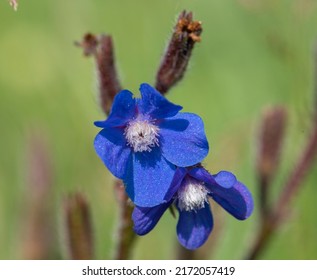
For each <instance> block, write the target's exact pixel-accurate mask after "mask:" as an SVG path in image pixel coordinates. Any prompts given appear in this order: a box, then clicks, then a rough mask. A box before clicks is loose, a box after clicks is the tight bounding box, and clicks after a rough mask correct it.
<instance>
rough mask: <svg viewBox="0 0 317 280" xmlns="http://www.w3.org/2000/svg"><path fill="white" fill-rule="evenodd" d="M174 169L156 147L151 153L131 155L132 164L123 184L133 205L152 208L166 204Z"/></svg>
mask: <svg viewBox="0 0 317 280" xmlns="http://www.w3.org/2000/svg"><path fill="white" fill-rule="evenodd" d="M175 169H176V167H175V166H174V165H172V164H171V163H169V162H168V161H166V160H165V158H164V157H162V155H161V151H160V149H159V148H158V147H156V148H154V149H153V150H152V151H151V152H142V153H140V152H138V153H133V164H132V166H131V168H128V173H127V177H126V178H125V180H124V182H125V185H126V191H127V193H128V196H129V197H130V198H131V200H132V201H133V202H134V204H135V205H137V206H140V207H153V206H156V205H158V204H161V203H163V202H166V200H165V195H166V193H167V192H168V189H169V187H170V185H171V182H172V179H173V176H174V173H175Z"/></svg>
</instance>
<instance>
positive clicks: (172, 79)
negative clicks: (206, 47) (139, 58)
mask: <svg viewBox="0 0 317 280" xmlns="http://www.w3.org/2000/svg"><path fill="white" fill-rule="evenodd" d="M201 32H202V26H201V22H200V21H194V20H193V14H192V13H191V12H189V13H187V12H186V11H183V12H182V13H181V14H180V15H179V17H178V20H177V23H176V25H175V27H174V32H173V34H172V37H171V39H170V41H169V44H168V47H167V49H166V51H165V54H164V55H163V58H162V61H161V65H160V67H159V69H158V72H157V75H156V85H155V87H156V89H157V90H158V91H159V92H161V93H162V94H164V93H166V92H167V91H168V90H169V89H170V88H171V87H172V86H174V85H175V84H176V83H177V82H178V81H179V80H181V79H182V77H183V76H184V74H185V71H186V68H187V65H188V62H189V59H190V57H191V54H192V50H193V48H194V45H195V43H196V42H200V40H201V39H200V34H201Z"/></svg>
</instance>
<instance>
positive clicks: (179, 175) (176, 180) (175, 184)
mask: <svg viewBox="0 0 317 280" xmlns="http://www.w3.org/2000/svg"><path fill="white" fill-rule="evenodd" d="M186 174H187V170H186V168H183V167H178V168H177V169H176V171H175V174H174V177H173V180H172V183H171V185H170V187H169V190H168V192H167V193H166V195H165V197H164V200H166V201H169V200H171V199H172V198H173V196H174V195H175V193H176V192H177V191H178V190H179V188H180V187H181V184H182V182H183V180H184V178H185V176H186Z"/></svg>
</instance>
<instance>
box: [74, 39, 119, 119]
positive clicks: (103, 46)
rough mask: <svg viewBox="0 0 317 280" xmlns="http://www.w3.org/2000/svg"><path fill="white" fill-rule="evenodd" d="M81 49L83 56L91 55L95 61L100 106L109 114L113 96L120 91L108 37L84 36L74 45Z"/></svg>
mask: <svg viewBox="0 0 317 280" xmlns="http://www.w3.org/2000/svg"><path fill="white" fill-rule="evenodd" d="M75 44H76V45H77V46H79V47H81V48H83V50H84V55H85V56H91V55H93V56H94V57H95V61H96V68H97V77H98V87H99V98H100V106H101V108H102V110H103V111H104V112H105V114H109V112H110V108H111V106H112V102H113V99H114V97H115V95H116V94H117V93H118V92H119V91H120V90H121V86H120V82H119V79H118V75H117V70H116V67H115V58H114V47H113V43H112V38H111V36H109V35H100V36H95V35H93V34H91V33H87V34H86V35H84V38H83V40H82V41H81V42H79V43H78V42H76V43H75Z"/></svg>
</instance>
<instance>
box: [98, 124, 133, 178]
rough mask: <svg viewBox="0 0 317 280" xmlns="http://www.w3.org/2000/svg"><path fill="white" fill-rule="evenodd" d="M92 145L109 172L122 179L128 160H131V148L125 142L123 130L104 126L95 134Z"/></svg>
mask: <svg viewBox="0 0 317 280" xmlns="http://www.w3.org/2000/svg"><path fill="white" fill-rule="evenodd" d="M94 147H95V150H96V153H97V155H98V156H99V157H100V158H101V160H102V161H103V162H104V164H105V165H106V166H107V168H108V169H109V170H110V172H111V173H112V174H113V175H114V176H116V177H118V178H120V179H122V178H123V177H124V176H125V174H126V170H127V167H128V165H129V161H131V160H132V156H131V149H130V148H129V147H128V146H127V144H126V140H125V138H124V135H123V130H122V129H120V128H104V129H103V130H101V131H100V132H99V133H98V134H97V136H96V138H95V141H94Z"/></svg>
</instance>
